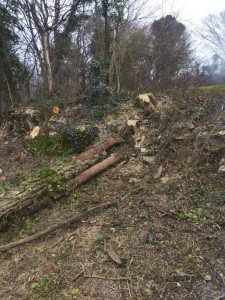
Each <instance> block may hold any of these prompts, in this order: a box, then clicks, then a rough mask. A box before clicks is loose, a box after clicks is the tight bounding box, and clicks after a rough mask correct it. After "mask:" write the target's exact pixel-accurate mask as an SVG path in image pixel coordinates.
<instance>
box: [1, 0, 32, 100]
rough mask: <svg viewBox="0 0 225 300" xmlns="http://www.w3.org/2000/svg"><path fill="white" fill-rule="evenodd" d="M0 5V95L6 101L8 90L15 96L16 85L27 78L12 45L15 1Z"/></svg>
mask: <svg viewBox="0 0 225 300" xmlns="http://www.w3.org/2000/svg"><path fill="white" fill-rule="evenodd" d="M7 2H8V1H7ZM7 2H6V3H4V2H3V1H2V3H0V93H1V95H2V96H3V98H4V99H3V100H5V101H8V98H9V94H8V93H9V89H10V91H11V93H13V94H14V95H15V93H16V91H17V90H18V85H19V83H21V82H22V81H23V80H24V79H25V77H26V76H27V70H26V68H25V67H24V66H23V65H22V64H21V62H20V61H19V57H18V55H17V54H16V51H15V49H14V45H16V44H17V42H18V35H17V34H16V33H15V32H16V30H17V31H18V29H19V26H18V19H17V16H16V14H17V10H16V5H15V1H10V4H9V3H7Z"/></svg>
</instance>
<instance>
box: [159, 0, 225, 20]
mask: <svg viewBox="0 0 225 300" xmlns="http://www.w3.org/2000/svg"><path fill="white" fill-rule="evenodd" d="M157 2H158V4H159V3H160V2H161V4H162V9H161V11H162V14H163V15H166V14H169V13H175V14H176V13H178V14H179V19H180V21H183V22H185V23H186V22H187V23H191V24H193V25H198V24H200V23H201V21H202V19H203V18H205V17H206V16H207V15H209V14H215V13H218V12H221V11H223V10H225V0H158V1H157ZM165 3H166V4H165Z"/></svg>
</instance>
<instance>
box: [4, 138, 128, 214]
mask: <svg viewBox="0 0 225 300" xmlns="http://www.w3.org/2000/svg"><path fill="white" fill-rule="evenodd" d="M122 141H123V139H122V138H121V137H120V136H118V135H112V136H110V137H108V138H106V139H105V140H104V141H103V142H101V143H100V144H98V145H94V146H93V147H92V148H90V149H89V150H87V151H86V152H84V153H83V154H81V155H80V156H78V157H77V161H76V163H75V165H73V164H69V165H66V166H63V167H55V166H53V167H52V168H51V169H53V170H55V171H57V172H58V173H63V174H64V175H65V176H66V177H68V178H69V182H68V190H69V191H70V189H71V188H72V186H73V184H76V185H78V182H79V181H81V182H83V183H84V182H86V181H87V180H88V179H90V178H91V177H93V176H96V175H97V174H100V173H101V172H102V171H103V170H104V168H102V165H100V166H99V170H97V171H95V169H94V171H93V169H90V170H91V174H92V175H91V177H89V175H87V173H85V175H83V176H82V177H79V176H78V179H76V178H75V179H72V178H74V177H75V176H76V175H78V174H80V173H82V172H83V171H85V170H86V169H87V168H90V167H91V166H92V165H93V164H95V163H96V162H97V161H98V159H99V157H101V155H102V154H103V153H104V152H105V150H108V149H110V148H112V147H113V146H116V145H118V144H119V143H121V142H122ZM109 158H110V160H108V161H107V163H109V165H108V166H107V164H106V165H104V166H105V167H106V168H107V167H109V166H111V164H112V163H115V162H116V161H117V160H119V157H118V156H112V157H109ZM75 167H76V168H75ZM82 174H83V173H82ZM82 174H81V175H82ZM74 180H75V181H74ZM26 184H27V186H26V188H25V190H23V191H10V192H9V193H8V194H7V195H6V196H2V197H0V219H2V218H3V217H7V216H8V215H10V214H12V213H14V212H17V211H20V210H22V209H27V213H28V214H31V213H34V212H35V211H37V210H40V209H41V208H42V207H45V206H47V205H48V204H49V203H50V202H51V201H52V199H53V198H52V197H49V195H48V183H47V182H46V181H44V180H43V179H42V178H32V179H31V180H30V181H29V182H27V183H26ZM60 197H61V195H57V196H56V197H55V199H59V198H60ZM41 199H44V201H40V200H41ZM28 207H30V208H28Z"/></svg>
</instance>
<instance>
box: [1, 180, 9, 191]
mask: <svg viewBox="0 0 225 300" xmlns="http://www.w3.org/2000/svg"><path fill="white" fill-rule="evenodd" d="M9 190H10V181H5V182H4V183H3V185H0V194H2V193H4V192H7V191H9Z"/></svg>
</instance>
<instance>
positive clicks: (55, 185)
mask: <svg viewBox="0 0 225 300" xmlns="http://www.w3.org/2000/svg"><path fill="white" fill-rule="evenodd" d="M36 176H37V177H39V178H41V179H42V180H43V182H47V183H48V193H49V195H51V196H53V197H54V196H55V195H57V194H65V193H66V192H67V191H68V186H67V181H68V178H67V177H66V176H65V175H64V174H63V173H58V172H57V171H55V170H52V169H50V168H47V167H46V168H44V169H42V170H40V171H38V172H37V173H36Z"/></svg>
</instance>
